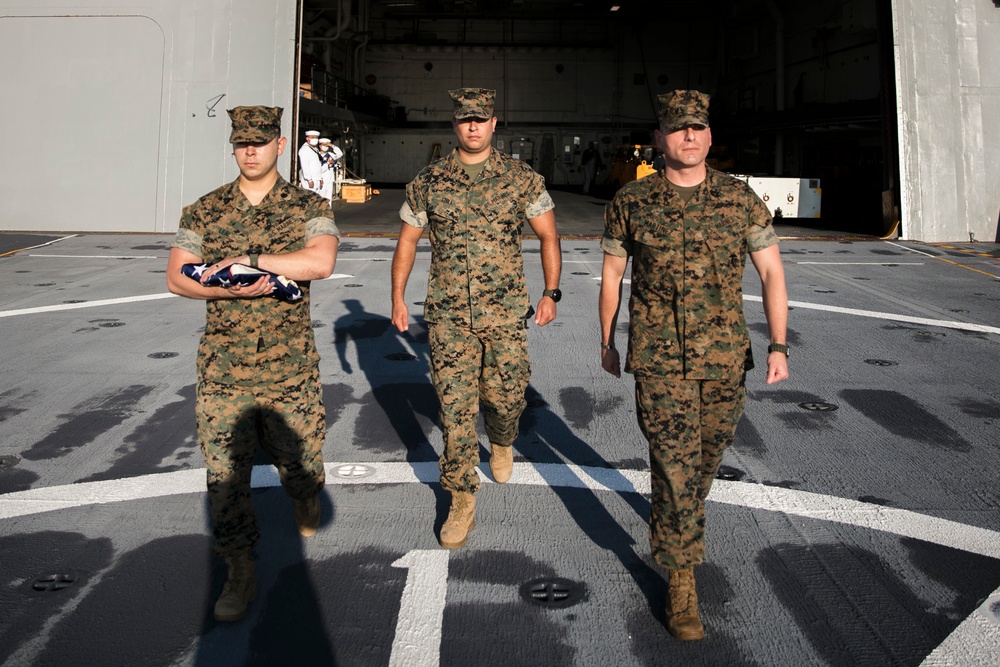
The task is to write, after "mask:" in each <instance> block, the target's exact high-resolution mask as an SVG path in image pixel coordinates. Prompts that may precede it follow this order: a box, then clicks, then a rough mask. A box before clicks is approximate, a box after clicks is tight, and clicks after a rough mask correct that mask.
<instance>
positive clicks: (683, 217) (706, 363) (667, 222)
mask: <svg viewBox="0 0 1000 667" xmlns="http://www.w3.org/2000/svg"><path fill="white" fill-rule="evenodd" d="M777 242H778V237H777V235H776V234H775V233H774V229H773V227H772V226H771V216H770V214H769V213H768V210H767V207H766V206H765V205H764V202H762V201H761V200H760V198H759V197H757V195H756V194H755V193H754V192H753V190H751V189H750V186H748V185H747V184H746V183H745V182H743V181H740V180H738V179H736V178H733V177H732V176H729V175H727V174H724V173H722V172H719V171H715V170H714V169H711V168H710V169H709V170H708V175H707V177H706V178H705V180H704V181H703V182H702V183H701V185H700V186H698V189H697V190H696V191H695V193H694V195H693V196H692V197H691V199H690V200H689V201H688V202H687V204H686V205H685V204H684V202H683V200H682V199H681V197H680V195H679V194H678V193H677V192H676V191H675V190H674V189H673V187H672V186H671V185H670V183H669V181H667V179H666V178H664V177H663V175H662V173H659V174H653V175H652V176H648V177H646V178H642V179H640V180H637V181H633V182H631V183H629V184H627V185H626V186H625V187H623V188H622V189H621V190H620V191H619V192H618V194H616V195H615V198H614V200H613V201H612V202H611V203H610V204H609V205H608V208H607V210H606V211H605V230H604V238H603V239H602V241H601V248H602V249H603V250H604V251H605V252H607V253H609V254H612V255H616V256H618V257H628V256H631V257H632V285H631V297H630V299H629V314H630V321H629V344H628V355H627V357H626V361H625V370H626V371H628V372H630V373H634V374H635V375H637V376H643V375H680V376H682V377H684V378H686V379H691V380H719V379H727V378H733V377H737V376H738V375H739V374H741V373H743V369H744V361H745V359H746V358H747V355H748V351H749V348H750V337H749V334H748V332H747V326H746V320H745V318H744V316H743V289H742V283H743V269H744V267H745V266H746V258H747V252H754V251H757V250H763V249H764V248H767V247H769V246H771V245H774V244H775V243H777Z"/></svg>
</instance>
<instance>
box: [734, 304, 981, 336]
mask: <svg viewBox="0 0 1000 667" xmlns="http://www.w3.org/2000/svg"><path fill="white" fill-rule="evenodd" d="M743 300H744V301H755V302H757V303H762V302H763V299H762V298H761V297H759V296H752V295H750V294H744V295H743ZM788 305H789V306H793V307H795V308H802V309H804V310H823V311H826V312H830V313H843V314H844V315H857V316H858V317H873V318H876V319H880V320H891V321H895V322H908V323H910V324H923V325H926V326H931V327H944V328H946V329H960V330H962V331H977V332H979V333H992V334H1000V327H991V326H988V325H986V324H973V323H971V322H955V321H948V320H932V319H930V318H928V317H911V316H909V315H896V314H893V313H880V312H877V311H874V310H858V309H857V308H842V307H840V306H824V305H822V304H818V303H808V302H806V301H789V302H788Z"/></svg>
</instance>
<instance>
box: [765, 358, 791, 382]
mask: <svg viewBox="0 0 1000 667" xmlns="http://www.w3.org/2000/svg"><path fill="white" fill-rule="evenodd" d="M787 379H788V356H787V355H785V353H784V352H771V353H770V354H768V355H767V383H768V384H774V383H775V382H781V381H782V380H787Z"/></svg>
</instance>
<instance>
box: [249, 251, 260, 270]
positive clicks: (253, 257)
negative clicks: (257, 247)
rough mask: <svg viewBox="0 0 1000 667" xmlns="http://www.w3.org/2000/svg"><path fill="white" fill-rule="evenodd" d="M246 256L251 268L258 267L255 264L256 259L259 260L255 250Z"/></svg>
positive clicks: (258, 254)
mask: <svg viewBox="0 0 1000 667" xmlns="http://www.w3.org/2000/svg"><path fill="white" fill-rule="evenodd" d="M247 258H249V260H250V268H252V269H256V268H259V267H258V266H257V262H258V260H260V253H256V252H252V253H249V254H248V255H247Z"/></svg>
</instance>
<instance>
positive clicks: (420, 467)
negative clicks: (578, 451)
mask: <svg viewBox="0 0 1000 667" xmlns="http://www.w3.org/2000/svg"><path fill="white" fill-rule="evenodd" d="M343 465H350V463H348V462H343V461H339V462H329V463H326V464H325V468H326V470H327V471H328V473H332V472H333V471H334V470H335V469H336V468H338V467H340V466H343ZM363 465H365V466H368V467H370V468H374V469H375V474H373V475H371V476H368V477H364V478H360V479H347V478H341V477H338V476H337V475H336V474H329V475H328V476H327V484H398V483H408V482H409V483H412V482H416V483H423V484H430V483H435V482H437V481H438V476H439V474H440V473H439V472H438V465H437V462H435V461H425V462H418V463H406V462H394V463H371V462H364V463H363ZM484 470H485V468H484V467H483V466H480V468H479V469H478V471H479V475H480V478H481V479H486V480H487V481H488V477H487V476H486V475H485V472H484ZM510 483H513V484H524V485H528V486H549V487H552V486H567V487H571V488H581V489H583V488H585V489H591V490H607V491H617V492H624V493H641V494H648V493H649V489H650V486H649V471H648V470H617V469H611V468H598V467H590V466H575V465H564V464H560V463H536V464H531V463H515V464H514V470H513V474H512V475H511V479H510V482H508V484H510ZM279 484H280V480H279V478H278V473H277V471H276V470H275V469H274V467H273V466H254V469H253V474H252V477H251V485H252V486H253V487H254V488H261V487H276V486H278V485H279ZM188 493H205V470H204V469H203V468H196V469H191V470H176V471H171V472H164V473H154V474H150V475H142V476H139V477H128V478H124V479H113V480H107V481H101V482H81V483H78V484H67V485H62V486H53V487H43V488H38V489H29V490H27V491H15V492H12V493H6V494H0V519H9V518H14V517H20V516H29V515H33V514H40V513H45V512H52V511H57V510H60V509H69V508H72V507H81V506H86V505H101V504H108V503H113V502H123V501H129V500H139V499H144V498H157V497H164V496H171V495H178V494H188ZM708 498H709V500H711V501H713V502H718V503H724V504H729V505H734V506H741V507H749V508H754V509H763V510H765V511H772V512H780V513H783V514H786V515H791V516H802V517H808V518H812V519H817V520H821V521H831V522H835V523H841V524H846V525H852V526H857V527H860V528H868V529H874V530H878V531H881V532H885V533H890V534H895V535H902V536H905V537H911V538H914V539H918V540H921V541H924V542H928V543H931V544H940V545H943V546H947V547H950V548H956V549H961V550H963V551H966V552H969V553H975V554H979V555H982V556H987V557H989V558H994V559H1000V532H997V531H993V530H988V529H986V528H980V527H978V526H970V525H966V524H961V523H958V522H956V521H950V520H948V519H940V518H937V517H932V516H929V515H926V514H920V513H918V512H913V511H910V510H904V509H899V508H893V507H886V506H883V505H874V504H871V503H865V502H861V501H857V500H850V499H847V498H838V497H836V496H828V495H824V494H819V493H812V492H808V491H800V490H796V489H785V488H782V487H774V486H766V485H763V484H756V483H748V482H734V481H727V480H716V481H715V483H714V484H713V485H712V491H711V493H710V494H709V497H708ZM428 553H442V554H447V552H444V551H442V552H428ZM402 560H403V559H400V560H399V561H396V562H395V563H393V565H394V566H397V567H398V566H403V565H402V563H401V561H402ZM408 562H409V561H408ZM397 564H399V565H397ZM422 564H423V563H422ZM430 565H431V568H433V567H440V564H436V562H431V563H430ZM410 566H411V567H412V564H411V565H410ZM431 571H433V569H432V570H431ZM407 584H408V585H409V578H408V579H407ZM415 585H416V584H415ZM421 585H423V584H421ZM428 585H434V586H437V585H444V586H446V585H447V584H446V581H444V582H443V581H442V580H441V579H438V580H437V581H436V582H431V584H428ZM435 590H436V589H435ZM432 593H433V591H432ZM434 595H437V593H434ZM987 602H988V603H989V604H984V605H982V606H981V607H980V608H979V609H977V610H976V611H975V612H973V613H972V614H971V615H970V616H968V617H967V618H966V619H964V620H963V621H962V623H960V624H959V626H958V627H957V628H956V629H955V630H954V631H953V632H952V633H951V634H950V635H949V636H948V637H947V638H946V639H945V641H944V642H942V644H941V645H940V646H938V647H937V648H936V649H935V650H934V651H932V652H931V653H930V655H928V656H927V658H926V659H925V660H924V662H923V663H922V664H923V665H926V666H927V667H938V666H944V665H958V664H989V662H990V661H991V660H992V659H993V658H995V656H996V654H995V651H996V648H997V646H1000V623H997V622H995V621H994V620H993V619H992V617H991V614H993V613H995V612H992V610H991V605H996V604H1000V589H998V590H997V591H994V593H993V595H991V596H990V599H989V600H987ZM435 613H436V612H435ZM405 616H406V617H408V618H409V619H410V620H407V618H404V614H402V613H401V614H400V619H402V620H401V621H398V622H397V636H400V637H405V636H408V635H409V630H408V629H407V628H408V625H407V623H409V622H410V621H411V620H412V615H411V614H409V613H407V614H406V615H405ZM399 622H403V623H404V631H403V632H402V633H400V632H399V631H398V623H399ZM401 641H403V640H401ZM438 642H439V643H440V639H438ZM410 648H412V650H413V651H415V652H422V651H428V650H430V649H429V648H428V646H426V645H423V644H421V645H420V646H419V647H409V646H407V647H405V650H404V647H399V648H398V650H399V651H400V653H398V654H399V655H403V654H404V653H406V654H407V655H409V653H407V651H409V650H410ZM393 655H397V647H396V645H395V644H394V645H393ZM428 664H434V663H428Z"/></svg>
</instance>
